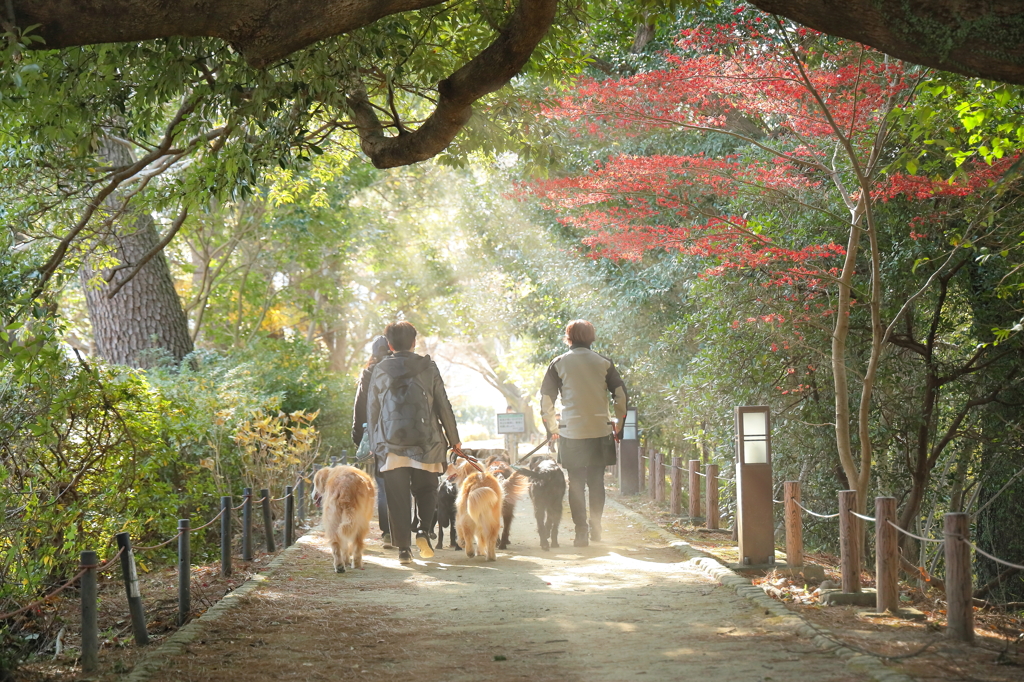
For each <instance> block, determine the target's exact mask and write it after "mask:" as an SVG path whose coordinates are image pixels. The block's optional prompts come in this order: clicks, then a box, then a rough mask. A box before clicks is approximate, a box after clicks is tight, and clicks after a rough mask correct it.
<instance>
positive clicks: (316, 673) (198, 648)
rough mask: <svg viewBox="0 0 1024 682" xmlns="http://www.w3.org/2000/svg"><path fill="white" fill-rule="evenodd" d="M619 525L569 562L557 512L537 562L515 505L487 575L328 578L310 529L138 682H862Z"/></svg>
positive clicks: (457, 557)
mask: <svg viewBox="0 0 1024 682" xmlns="http://www.w3.org/2000/svg"><path fill="white" fill-rule="evenodd" d="M630 518H631V517H627V516H626V515H624V514H623V513H622V512H620V511H617V510H616V509H615V508H609V509H607V510H606V512H605V520H604V528H605V531H604V533H605V541H604V542H602V543H598V544H592V545H591V546H590V547H589V548H586V549H574V548H572V546H571V545H572V532H571V530H570V527H569V525H568V524H567V520H568V513H566V514H565V518H564V519H563V527H562V530H561V534H560V537H561V538H562V545H563V546H562V548H561V549H556V550H552V551H550V552H543V551H541V550H540V549H539V546H538V541H537V534H536V530H535V527H534V524H533V518H532V510H531V509H530V507H529V502H528V501H527V502H526V503H525V504H524V505H523V506H522V507H521V508H520V509H519V510H517V519H516V523H515V524H514V526H513V528H512V546H511V548H510V550H509V551H505V552H499V554H498V560H497V561H496V562H492V563H486V562H485V561H484V560H483V559H480V558H476V559H467V558H466V555H465V553H464V552H461V551H456V550H452V549H447V548H446V549H442V550H438V551H437V554H436V555H435V557H434V558H433V559H431V560H429V561H421V560H417V561H416V563H415V564H414V565H413V566H401V565H399V563H398V560H397V550H384V549H382V547H381V544H380V542H379V541H377V540H375V541H373V542H372V543H370V545H369V551H368V553H367V555H366V563H367V568H366V570H365V571H349V572H347V573H345V574H341V575H338V574H335V573H334V572H333V571H332V569H331V558H330V550H329V549H328V548H327V547H326V546H325V544H324V541H323V537H322V535H321V534H320V532H319V531H314V532H313V533H310V534H309V535H306V536H305V537H303V538H301V539H300V540H299V542H298V544H297V545H296V546H295V547H294V548H292V549H291V550H289V554H288V559H287V561H285V562H284V563H283V565H282V566H280V567H279V568H278V569H277V570H276V571H274V573H273V574H272V576H271V577H270V578H269V579H268V580H267V581H266V582H264V583H262V584H261V585H260V586H259V587H258V588H256V589H255V590H253V591H252V592H250V593H249V594H247V595H245V596H243V597H240V598H239V599H238V603H237V605H236V606H235V607H234V608H232V609H231V610H230V611H228V612H227V613H225V614H223V615H222V616H221V617H219V618H218V619H217V620H215V621H213V622H210V623H204V624H202V626H201V627H202V629H201V634H200V635H199V636H198V637H197V638H196V639H194V640H193V641H192V642H191V643H189V644H188V645H187V646H185V648H184V649H183V652H182V654H181V655H179V656H177V657H175V658H174V659H172V660H171V661H170V662H168V664H167V665H165V666H164V669H163V670H161V671H160V672H158V673H156V674H153V675H152V676H151V677H150V680H154V681H155V680H161V681H166V682H183V681H196V682H199V681H209V682H218V681H221V680H223V681H225V682H227V681H230V682H239V681H240V680H241V681H244V682H260V681H262V680H346V679H359V680H417V679H419V680H422V679H436V680H452V681H461V680H486V679H492V678H494V679H524V680H530V681H531V682H546V681H549V680H550V681H556V682H576V681H580V682H583V681H586V682H598V681H600V680H636V679H640V680H649V681H653V680H705V679H709V678H712V676H713V679H714V680H716V681H721V682H732V681H734V680H735V681H738V682H757V681H767V680H777V681H782V680H814V681H815V682H826V681H827V682H846V681H852V680H862V679H866V678H863V677H860V676H857V675H855V674H853V673H851V672H850V671H849V669H847V668H846V667H845V665H844V663H843V662H842V661H841V660H839V659H838V658H836V657H834V656H832V655H831V654H828V653H824V652H822V651H821V650H819V649H818V648H816V647H815V646H814V645H813V644H812V643H811V642H809V641H808V640H806V639H803V638H800V637H797V636H795V635H793V634H791V633H789V632H786V631H784V630H783V629H782V628H779V627H778V625H777V623H773V622H772V621H773V620H777V619H772V618H769V617H767V616H766V615H765V611H764V610H763V609H759V608H757V607H755V606H754V605H753V604H752V603H751V602H750V601H748V600H747V599H745V598H742V597H740V596H738V595H737V594H736V593H735V592H734V591H733V590H732V589H731V588H728V587H722V586H720V585H718V584H716V583H715V582H713V581H712V580H711V579H709V578H708V577H707V576H706V575H705V574H704V573H702V572H700V571H699V570H698V569H696V568H695V567H693V566H692V564H689V563H687V562H686V561H685V560H684V557H683V556H682V555H681V554H680V553H679V552H678V550H676V549H674V548H672V547H669V546H667V544H666V543H665V542H664V541H663V540H661V539H660V538H659V537H658V536H655V535H653V534H650V533H647V532H644V531H643V530H642V529H641V528H640V527H639V526H638V527H634V526H633V524H632V522H631V520H630ZM371 537H373V538H378V537H379V532H378V531H377V529H376V526H374V529H373V531H372V534H371ZM566 545H568V546H566ZM414 554H415V552H414Z"/></svg>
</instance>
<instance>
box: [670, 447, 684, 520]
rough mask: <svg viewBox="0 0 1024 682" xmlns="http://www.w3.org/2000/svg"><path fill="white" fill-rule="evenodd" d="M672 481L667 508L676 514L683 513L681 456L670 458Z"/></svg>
mask: <svg viewBox="0 0 1024 682" xmlns="http://www.w3.org/2000/svg"><path fill="white" fill-rule="evenodd" d="M669 479H670V480H671V481H672V495H671V497H670V498H669V508H668V510H669V511H670V512H671V513H673V514H675V515H676V516H678V515H680V514H682V513H683V458H682V457H673V458H672V471H671V473H670V474H669Z"/></svg>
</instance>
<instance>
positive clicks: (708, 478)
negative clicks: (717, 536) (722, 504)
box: [704, 464, 721, 530]
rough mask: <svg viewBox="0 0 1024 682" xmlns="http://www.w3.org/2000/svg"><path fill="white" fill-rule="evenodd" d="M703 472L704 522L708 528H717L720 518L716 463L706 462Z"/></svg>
mask: <svg viewBox="0 0 1024 682" xmlns="http://www.w3.org/2000/svg"><path fill="white" fill-rule="evenodd" d="M704 474H705V477H704V488H705V489H704V497H705V498H706V500H705V501H704V505H705V506H706V507H707V511H706V512H705V513H706V515H707V516H706V518H705V520H704V523H705V525H706V526H707V527H708V528H710V529H712V530H718V524H719V521H720V520H721V514H719V512H718V465H717V464H708V465H707V466H705V467H704Z"/></svg>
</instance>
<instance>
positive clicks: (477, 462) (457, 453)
mask: <svg viewBox="0 0 1024 682" xmlns="http://www.w3.org/2000/svg"><path fill="white" fill-rule="evenodd" d="M452 452H453V453H455V456H456V457H461V458H462V459H464V460H466V461H467V462H469V463H470V464H471V465H472V466H473V468H474V469H476V470H477V471H479V472H480V473H481V474H482V473H483V472H484V468H483V467H482V466H480V460H478V459H477V458H476V457H474V456H472V455H467V454H466V453H465V452H463V451H462V448H460V447H458V446H456V447H454V448H452Z"/></svg>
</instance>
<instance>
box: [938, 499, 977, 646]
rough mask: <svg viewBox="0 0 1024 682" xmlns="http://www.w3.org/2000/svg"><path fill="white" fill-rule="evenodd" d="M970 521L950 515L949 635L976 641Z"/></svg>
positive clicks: (947, 526)
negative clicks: (969, 543)
mask: <svg viewBox="0 0 1024 682" xmlns="http://www.w3.org/2000/svg"><path fill="white" fill-rule="evenodd" d="M969 524H970V521H969V517H968V516H967V514H958V513H957V514H946V515H945V516H944V517H943V528H942V534H943V536H944V539H945V541H946V636H947V637H950V638H951V639H956V640H959V641H961V642H973V641H974V603H973V599H972V597H973V590H972V585H971V546H970V545H968V544H967V543H968V541H969V540H970V532H971V531H970V525H969Z"/></svg>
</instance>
